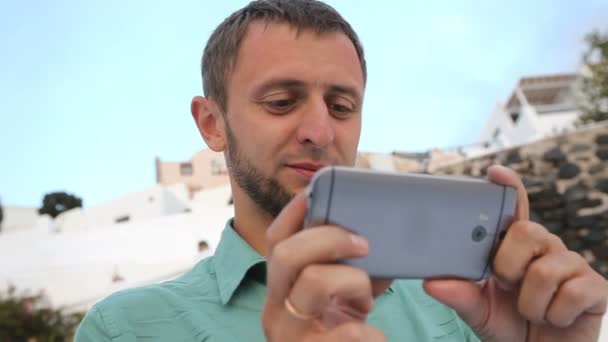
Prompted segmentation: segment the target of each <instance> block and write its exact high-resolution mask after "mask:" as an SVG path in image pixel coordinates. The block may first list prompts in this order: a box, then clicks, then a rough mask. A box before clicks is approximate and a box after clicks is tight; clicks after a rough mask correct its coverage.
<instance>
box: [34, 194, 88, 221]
mask: <svg viewBox="0 0 608 342" xmlns="http://www.w3.org/2000/svg"><path fill="white" fill-rule="evenodd" d="M73 208H82V199H80V198H79V197H76V196H74V195H72V194H68V193H66V192H52V193H49V194H46V195H44V199H43V200H42V207H41V208H40V209H38V213H39V214H40V215H44V214H48V215H50V216H51V217H52V218H55V217H57V216H58V215H59V214H61V213H63V212H64V211H68V210H70V209H73Z"/></svg>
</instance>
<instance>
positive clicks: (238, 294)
mask: <svg viewBox="0 0 608 342" xmlns="http://www.w3.org/2000/svg"><path fill="white" fill-rule="evenodd" d="M264 276H265V259H264V258H263V257H262V256H260V255H259V254H258V253H257V252H256V251H254V250H253V249H252V248H251V247H250V246H249V245H248V244H247V242H245V241H244V240H243V239H242V238H241V237H240V236H239V235H238V234H237V233H236V232H235V231H234V230H233V229H232V226H231V221H230V222H229V223H228V224H227V225H226V227H225V229H224V231H223V233H222V237H221V240H220V243H219V245H218V247H217V249H216V252H215V255H214V256H211V257H209V258H206V259H204V260H202V261H200V262H199V263H198V264H196V265H195V266H194V268H193V269H192V270H190V271H189V272H187V273H185V274H184V275H182V276H180V277H178V278H176V279H174V280H170V281H167V282H164V283H160V284H154V285H148V286H144V287H141V288H134V289H129V290H125V291H120V292H118V293H115V294H113V295H111V296H109V297H108V298H106V299H104V300H102V301H101V302H99V303H97V304H95V305H94V306H93V307H92V308H91V310H90V311H89V312H88V313H87V315H86V317H85V318H84V320H83V321H82V323H81V324H80V327H79V328H78V331H77V333H76V341H77V342H85V341H116V342H130V341H140V340H145V341H264V334H263V331H262V324H261V318H260V317H261V312H262V308H263V305H264V298H265V297H266V286H265V285H264ZM368 323H369V324H371V325H373V326H376V327H378V328H379V329H381V330H382V331H383V332H384V334H385V336H386V337H387V339H388V341H441V342H447V341H478V339H477V337H476V336H475V335H474V334H473V332H472V331H471V330H470V328H469V327H468V326H467V325H466V324H465V323H464V322H463V321H462V320H461V319H460V318H459V317H458V316H457V315H456V313H455V312H454V311H453V310H451V309H450V308H448V307H446V306H444V305H442V304H440V303H439V302H437V301H435V300H434V299H432V298H431V297H429V296H428V295H426V293H425V292H424V290H423V289H422V287H421V281H413V280H407V281H405V280H399V281H395V282H394V283H393V284H392V286H391V287H390V288H389V289H387V291H385V293H383V294H382V295H380V296H379V297H378V298H377V299H376V302H375V304H374V308H373V310H372V312H371V313H370V315H369V316H368Z"/></svg>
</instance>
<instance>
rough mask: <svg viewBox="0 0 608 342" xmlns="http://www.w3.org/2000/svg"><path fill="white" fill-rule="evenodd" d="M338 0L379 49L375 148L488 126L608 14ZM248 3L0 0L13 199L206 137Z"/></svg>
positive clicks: (173, 153)
mask: <svg viewBox="0 0 608 342" xmlns="http://www.w3.org/2000/svg"><path fill="white" fill-rule="evenodd" d="M328 2H329V3H330V4H331V5H333V6H334V7H335V8H336V9H338V10H339V11H340V12H341V13H342V15H343V16H344V17H345V18H346V19H347V20H349V21H350V22H351V24H352V25H353V27H354V28H355V30H356V31H357V32H358V34H359V36H360V38H361V40H362V41H363V44H364V47H365V49H366V54H367V60H368V72H369V81H368V86H367V93H366V99H365V104H364V119H363V133H362V137H361V143H360V150H365V151H379V152H390V151H393V150H407V151H418V150H426V149H429V148H432V147H446V146H454V145H460V144H466V143H472V142H475V141H476V140H477V135H478V132H479V130H480V128H481V126H482V125H483V123H484V122H485V120H486V119H487V117H488V116H489V115H490V113H491V111H492V110H493V109H494V106H495V104H496V102H497V101H503V100H504V99H505V98H506V97H507V96H508V95H509V92H510V91H511V90H512V88H513V86H514V85H515V83H516V81H517V79H518V78H519V77H520V76H522V75H530V74H542V73H552V72H564V71H565V72H568V71H575V70H576V69H577V67H578V65H579V61H580V54H581V51H582V49H583V47H584V44H583V41H582V38H583V36H584V34H585V33H586V32H588V31H590V30H592V29H593V28H603V29H606V28H608V27H607V26H608V25H607V24H606V23H608V1H606V0H582V1H577V2H573V1H569V0H539V1H524V0H515V1H483V2H482V1H447V0H444V1H439V0H435V1H398V0H395V1H391V0H385V1H382V0H379V1H363V0H359V1H354V0H353V1H346V0H334V1H328ZM246 3H247V1H236V0H234V1H232V0H231V1H225V0H224V1H202V0H198V1H194V0H176V1H171V2H169V1H163V2H160V1H143V0H132V1H118V0H105V1H97V0H91V1H77V0H55V1H42V0H23V1H17V0H3V1H2V2H0V43H1V45H0V46H1V47H2V48H1V52H0V156H1V159H0V198H1V199H2V202H3V203H4V204H12V205H27V206H39V205H40V203H41V199H42V196H43V195H44V194H45V193H47V192H50V191H57V190H63V191H68V192H72V193H75V194H77V195H79V196H81V197H82V198H83V200H84V205H85V206H88V205H93V204H97V203H100V202H103V201H105V200H109V199H111V198H113V197H116V196H119V195H122V194H125V193H128V192H131V191H137V190H141V189H145V188H147V187H149V186H151V185H153V184H154V183H155V173H154V158H155V157H156V156H159V157H160V158H161V159H162V160H185V159H188V158H189V157H190V156H191V155H192V154H193V153H194V152H195V151H197V150H198V149H201V148H203V147H205V145H204V142H203V141H202V139H201V138H200V137H199V135H198V132H197V131H196V128H195V126H194V124H193V122H192V119H191V116H190V113H189V105H190V99H191V98H192V96H194V95H198V94H200V93H201V80H200V71H199V62H200V55H201V51H202V49H203V47H204V44H205V42H206V40H207V38H208V37H209V34H210V32H211V31H212V30H213V29H214V27H215V26H216V25H217V24H219V23H220V22H221V20H223V18H224V17H226V16H227V15H228V14H230V13H231V12H232V11H233V10H235V9H237V8H239V7H241V6H243V5H244V4H246ZM601 25H604V26H603V27H602V26H601Z"/></svg>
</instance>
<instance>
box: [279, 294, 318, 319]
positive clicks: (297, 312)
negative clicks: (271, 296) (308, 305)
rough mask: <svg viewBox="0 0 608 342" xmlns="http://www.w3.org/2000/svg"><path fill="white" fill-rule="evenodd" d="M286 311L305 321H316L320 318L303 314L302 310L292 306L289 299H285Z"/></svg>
mask: <svg viewBox="0 0 608 342" xmlns="http://www.w3.org/2000/svg"><path fill="white" fill-rule="evenodd" d="M285 309H286V310H287V312H289V313H290V314H291V315H292V316H293V317H295V318H297V319H301V320H304V321H310V320H312V319H316V318H318V317H319V316H318V315H313V314H305V313H303V312H301V311H300V310H298V309H296V307H295V306H293V304H291V301H290V300H289V298H285Z"/></svg>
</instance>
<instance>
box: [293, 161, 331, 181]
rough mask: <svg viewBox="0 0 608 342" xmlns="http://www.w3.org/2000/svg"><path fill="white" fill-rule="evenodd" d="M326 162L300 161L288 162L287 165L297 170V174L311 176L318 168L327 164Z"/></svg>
mask: <svg viewBox="0 0 608 342" xmlns="http://www.w3.org/2000/svg"><path fill="white" fill-rule="evenodd" d="M327 165H328V164H324V163H314V162H301V163H293V164H288V165H287V166H288V167H289V168H291V169H292V170H294V171H295V172H297V173H298V174H300V175H302V176H304V177H306V178H309V179H310V178H312V176H314V174H315V173H316V172H317V171H319V169H321V168H323V167H325V166H327Z"/></svg>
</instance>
